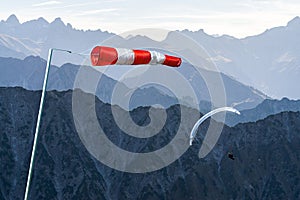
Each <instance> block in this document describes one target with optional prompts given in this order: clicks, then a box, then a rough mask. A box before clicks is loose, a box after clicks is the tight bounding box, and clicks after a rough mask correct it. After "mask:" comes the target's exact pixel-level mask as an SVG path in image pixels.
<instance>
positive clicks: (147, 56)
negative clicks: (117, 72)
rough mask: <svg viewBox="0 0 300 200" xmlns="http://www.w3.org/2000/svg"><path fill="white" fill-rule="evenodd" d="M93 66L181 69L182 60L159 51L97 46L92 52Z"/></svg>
mask: <svg viewBox="0 0 300 200" xmlns="http://www.w3.org/2000/svg"><path fill="white" fill-rule="evenodd" d="M91 62H92V65H93V66H104V65H114V64H116V65H145V64H150V65H155V64H162V65H167V66H170V67H179V66H180V64H181V58H178V57H175V56H170V55H164V54H161V53H159V52H157V51H146V50H135V49H123V48H112V47H105V46H96V47H95V48H93V50H92V52H91Z"/></svg>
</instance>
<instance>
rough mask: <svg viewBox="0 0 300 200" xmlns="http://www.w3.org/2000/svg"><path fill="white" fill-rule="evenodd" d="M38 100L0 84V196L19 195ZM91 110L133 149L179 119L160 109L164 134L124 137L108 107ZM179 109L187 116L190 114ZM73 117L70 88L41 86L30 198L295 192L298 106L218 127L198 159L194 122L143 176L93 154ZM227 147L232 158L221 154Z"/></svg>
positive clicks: (142, 115)
mask: <svg viewBox="0 0 300 200" xmlns="http://www.w3.org/2000/svg"><path fill="white" fill-rule="evenodd" d="M86 95H89V94H86ZM39 98H40V92H39V91H35V92H33V91H28V90H24V89H22V88H0V120H1V124H0V126H1V128H0V172H1V173H0V197H1V199H23V195H24V189H25V182H26V176H27V170H28V165H29V157H30V149H31V145H32V140H33V132H34V128H35V122H36V116H37V111H38V103H37V102H38V101H39ZM96 109H97V113H99V115H98V119H99V120H100V121H105V123H104V124H103V125H104V128H105V129H106V130H107V132H110V133H112V134H113V135H114V136H113V137H112V139H113V141H121V142H120V143H119V144H120V145H121V146H123V147H124V148H130V150H131V151H136V152H139V151H143V150H147V149H148V148H149V147H150V149H151V148H159V147H161V145H164V144H165V141H168V140H170V139H171V138H172V132H174V130H173V129H174V128H176V126H174V125H173V124H174V123H175V124H176V120H178V119H179V118H180V117H179V118H178V116H180V110H179V109H178V105H174V106H172V107H170V108H168V109H167V113H169V114H171V116H170V115H169V114H168V118H169V117H172V120H171V121H170V122H171V123H169V122H168V123H167V124H166V125H165V128H164V129H163V130H162V132H163V134H158V136H157V137H155V139H154V138H153V139H151V140H143V141H140V140H139V139H136V140H128V139H129V138H128V136H126V135H124V134H121V132H120V131H119V130H118V128H117V127H116V124H115V123H114V120H113V118H112V115H111V113H110V112H109V110H110V109H111V105H109V104H104V103H102V102H101V101H99V100H96ZM184 109H188V110H189V113H190V116H191V117H192V116H193V115H194V114H195V113H196V112H197V111H196V110H193V109H189V108H184ZM147 111H148V109H147V107H139V108H137V109H135V110H133V111H132V112H131V116H132V117H133V119H140V121H139V122H138V123H141V125H142V124H143V123H148V122H147ZM100 113H101V114H100ZM175 116H176V117H175ZM73 120H74V119H73V115H72V91H65V92H57V91H51V92H47V95H46V101H45V109H44V113H43V119H42V123H41V132H40V137H39V142H38V146H37V156H36V160H35V167H34V173H33V179H32V187H31V190H30V195H29V197H30V199H299V198H300V193H299V191H300V184H299V180H298V177H299V176H300V174H299V167H300V166H299V163H300V162H299V159H300V158H299V153H300V149H299V142H300V137H299V131H300V128H299V127H300V126H299V124H300V113H299V112H282V113H279V114H276V115H272V116H269V117H267V118H265V119H263V120H259V121H257V122H255V123H245V124H238V125H237V126H235V127H233V128H229V127H227V126H225V127H224V129H223V131H222V135H221V137H220V139H219V141H218V143H217V145H216V146H215V147H214V149H213V151H212V152H210V153H209V154H208V156H207V157H205V158H204V159H199V158H198V151H199V148H200V145H201V141H202V139H203V136H204V133H205V130H206V129H207V125H208V122H206V123H204V124H203V126H201V127H200V130H199V133H198V135H197V140H198V142H195V145H193V146H192V147H191V148H189V150H188V151H187V152H186V153H185V154H184V155H183V156H182V157H181V158H180V159H179V160H177V161H176V162H174V163H173V164H171V165H169V166H168V167H166V168H163V169H161V170H158V171H155V172H151V173H145V174H131V173H124V172H119V171H116V170H113V169H110V168H109V167H107V166H105V165H103V164H101V163H100V162H99V161H97V160H96V159H94V158H93V157H92V156H91V155H90V154H89V153H88V152H87V150H86V149H85V147H84V146H83V144H82V143H81V140H80V139H79V137H78V134H77V132H76V129H75V126H74V121H73ZM188 120H189V119H184V123H185V122H187V121H188ZM143 121H144V122H143ZM212 123H216V122H212ZM187 128H188V127H187ZM113 130H114V131H113ZM122 141H123V142H122ZM129 141H130V143H129V144H130V146H128V143H127V142H129ZM154 141H156V142H154ZM160 141H161V142H160ZM229 151H231V152H233V154H234V155H235V160H234V161H233V160H231V159H229V158H228V157H227V153H228V152H229Z"/></svg>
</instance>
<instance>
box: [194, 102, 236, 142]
mask: <svg viewBox="0 0 300 200" xmlns="http://www.w3.org/2000/svg"><path fill="white" fill-rule="evenodd" d="M223 111H229V112H233V113H236V114H238V115H240V114H241V113H240V112H239V111H238V110H237V109H235V108H232V107H222V108H218V109H215V110H212V111H210V112H209V113H206V114H205V115H204V116H202V117H201V118H200V119H199V120H198V121H197V122H196V123H195V125H194V127H193V129H192V131H191V133H190V145H192V143H193V140H194V138H195V136H196V133H197V129H198V127H199V126H200V124H201V123H202V122H204V121H205V120H206V119H207V118H209V117H211V116H212V115H214V114H216V113H219V112H223Z"/></svg>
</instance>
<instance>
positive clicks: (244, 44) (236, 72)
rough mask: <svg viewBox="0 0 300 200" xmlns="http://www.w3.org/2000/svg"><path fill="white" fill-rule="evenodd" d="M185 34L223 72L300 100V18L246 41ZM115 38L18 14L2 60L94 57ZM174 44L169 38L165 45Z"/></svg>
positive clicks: (1, 35)
mask: <svg viewBox="0 0 300 200" xmlns="http://www.w3.org/2000/svg"><path fill="white" fill-rule="evenodd" d="M99 28H101V27H99ZM181 33H183V34H185V35H187V36H189V37H191V38H192V39H194V40H195V41H197V42H198V43H199V44H200V45H201V46H203V47H204V48H205V49H206V50H207V52H208V53H209V54H210V55H211V59H212V61H214V62H215V63H216V64H217V66H218V67H219V69H220V70H221V72H223V73H225V74H227V75H230V76H232V77H234V78H235V79H237V80H238V81H240V82H241V83H244V84H246V85H249V86H252V87H254V88H256V89H258V90H260V91H262V92H264V93H265V94H267V95H268V96H270V97H273V98H279V99H281V98H282V97H288V98H291V99H300V90H299V89H298V85H299V79H298V77H299V74H300V56H299V53H298V52H299V51H300V38H299V37H298V36H299V34H300V18H299V17H295V18H294V19H293V20H291V21H290V22H288V24H287V26H282V27H276V28H273V29H270V30H267V31H265V32H264V33H262V34H260V35H256V36H251V37H247V38H243V39H237V38H234V37H231V36H226V35H223V36H218V37H216V36H210V35H208V34H206V33H205V32H204V31H203V30H199V31H196V32H191V31H188V30H184V31H181ZM111 36H115V34H113V33H108V32H103V31H101V30H97V31H90V30H89V31H82V30H75V29H73V28H72V26H71V25H70V24H67V25H66V24H64V22H62V20H61V19H60V18H57V19H55V20H54V21H53V22H51V23H49V22H47V21H46V20H44V19H43V18H39V19H37V20H32V21H28V22H24V23H20V22H19V20H18V19H17V17H16V16H15V15H11V16H10V17H9V18H8V19H7V20H2V21H1V22H0V56H1V57H15V58H21V59H23V58H25V57H26V56H28V55H39V56H41V57H42V58H44V59H46V57H47V53H48V49H49V48H53V47H55V48H64V49H71V50H73V51H76V52H86V53H87V54H88V53H89V50H90V49H91V48H92V47H94V46H95V45H97V44H100V43H101V42H102V41H104V40H105V39H108V38H109V37H111ZM119 39H120V40H125V39H122V38H119ZM170 39H172V38H171V37H170V34H169V35H168V36H167V38H166V39H165V40H170ZM133 41H135V40H131V41H130V42H133ZM137 41H139V44H143V41H144V42H145V43H147V44H149V43H151V40H149V38H146V37H140V38H139V39H138V40H137ZM153 42H156V41H153ZM174 42H176V41H174ZM73 61H74V62H73ZM53 62H54V63H55V62H57V63H59V64H62V63H64V62H73V63H81V62H82V58H80V57H78V58H76V56H68V55H61V54H57V55H55V59H54V60H53Z"/></svg>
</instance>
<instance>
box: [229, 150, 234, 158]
mask: <svg viewBox="0 0 300 200" xmlns="http://www.w3.org/2000/svg"><path fill="white" fill-rule="evenodd" d="M228 158H230V159H231V160H234V156H233V153H232V152H228Z"/></svg>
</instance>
